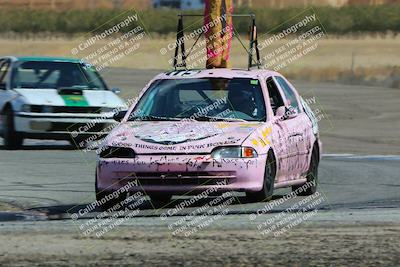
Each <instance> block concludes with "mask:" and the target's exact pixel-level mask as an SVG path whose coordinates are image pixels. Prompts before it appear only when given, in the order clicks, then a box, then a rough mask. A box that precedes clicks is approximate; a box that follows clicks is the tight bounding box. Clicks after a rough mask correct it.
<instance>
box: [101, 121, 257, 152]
mask: <svg viewBox="0 0 400 267" xmlns="http://www.w3.org/2000/svg"><path fill="white" fill-rule="evenodd" d="M260 125H261V123H259V122H254V123H247V122H192V121H191V122H182V121H176V122H175V121H173V122H171V121H162V122H154V121H151V122H149V121H146V122H145V121H141V122H139V121H138V122H126V123H121V124H120V125H118V126H117V127H116V128H115V129H114V130H113V131H112V132H111V133H110V134H109V136H108V137H107V140H106V145H107V146H117V147H131V148H133V149H134V150H135V152H136V153H138V154H152V153H158V154H159V153H190V154H195V153H209V152H211V151H212V149H213V148H215V147H217V146H229V145H241V144H242V143H243V141H244V140H245V139H246V138H247V137H248V136H249V135H250V134H251V133H252V132H253V131H254V130H255V129H257V128H258V127H259V126H260Z"/></svg>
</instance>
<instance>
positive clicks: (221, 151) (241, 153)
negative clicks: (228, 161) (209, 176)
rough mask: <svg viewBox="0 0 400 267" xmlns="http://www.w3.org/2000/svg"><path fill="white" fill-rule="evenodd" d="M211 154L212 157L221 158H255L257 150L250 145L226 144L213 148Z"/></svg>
mask: <svg viewBox="0 0 400 267" xmlns="http://www.w3.org/2000/svg"><path fill="white" fill-rule="evenodd" d="M211 156H212V157H213V158H214V159H223V158H256V157H258V155H257V152H256V151H255V150H254V148H252V147H240V146H227V147H218V148H215V149H214V150H213V151H212V153H211Z"/></svg>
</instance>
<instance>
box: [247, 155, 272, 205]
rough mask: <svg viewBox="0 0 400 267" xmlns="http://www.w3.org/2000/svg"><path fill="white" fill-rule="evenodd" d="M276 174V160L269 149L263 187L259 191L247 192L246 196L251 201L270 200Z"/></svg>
mask: <svg viewBox="0 0 400 267" xmlns="http://www.w3.org/2000/svg"><path fill="white" fill-rule="evenodd" d="M275 176H276V162H275V156H274V153H273V152H272V151H271V150H270V151H269V152H268V156H267V162H266V164H265V172H264V183H263V188H262V189H261V191H259V192H247V193H246V196H247V198H248V199H249V201H251V202H259V201H265V200H270V199H271V198H272V195H273V194H274V183H275Z"/></svg>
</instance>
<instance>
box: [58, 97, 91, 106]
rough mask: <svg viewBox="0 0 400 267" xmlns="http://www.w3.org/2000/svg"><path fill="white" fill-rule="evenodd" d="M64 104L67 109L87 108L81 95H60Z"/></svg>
mask: <svg viewBox="0 0 400 267" xmlns="http://www.w3.org/2000/svg"><path fill="white" fill-rule="evenodd" d="M61 97H62V99H63V100H64V103H65V105H66V106H68V107H87V106H89V104H88V102H87V101H86V98H85V97H84V96H83V95H61Z"/></svg>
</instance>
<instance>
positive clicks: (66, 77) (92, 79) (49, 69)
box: [11, 61, 107, 90]
mask: <svg viewBox="0 0 400 267" xmlns="http://www.w3.org/2000/svg"><path fill="white" fill-rule="evenodd" d="M17 64H18V65H17V66H16V67H15V68H14V71H13V74H12V78H11V80H12V81H11V82H12V87H13V88H32V89H36V88H39V89H46V88H54V89H60V88H71V89H92V90H106V89H107V87H106V85H105V83H104V81H103V80H102V78H101V77H100V75H99V74H98V73H97V71H96V70H95V69H94V68H93V67H91V66H86V65H84V64H80V63H74V62H56V61H22V62H19V63H17Z"/></svg>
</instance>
